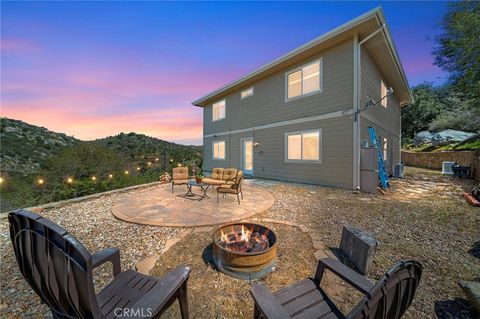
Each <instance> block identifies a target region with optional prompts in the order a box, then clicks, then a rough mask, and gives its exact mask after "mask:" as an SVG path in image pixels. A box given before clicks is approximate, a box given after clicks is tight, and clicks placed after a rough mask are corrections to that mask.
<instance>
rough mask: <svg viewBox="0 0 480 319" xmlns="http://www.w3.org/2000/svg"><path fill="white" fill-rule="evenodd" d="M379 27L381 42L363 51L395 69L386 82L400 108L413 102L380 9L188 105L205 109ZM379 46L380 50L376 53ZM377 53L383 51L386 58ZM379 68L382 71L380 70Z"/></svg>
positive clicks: (325, 34)
mask: <svg viewBox="0 0 480 319" xmlns="http://www.w3.org/2000/svg"><path fill="white" fill-rule="evenodd" d="M382 25H385V27H384V28H383V30H382V31H383V34H384V37H381V40H376V42H377V43H376V44H370V43H369V42H373V41H371V40H369V41H367V42H365V48H366V49H367V50H368V49H369V46H370V47H371V48H370V49H371V50H369V53H370V54H372V53H373V55H374V56H373V58H374V60H376V59H377V58H378V57H379V56H380V55H383V56H382V58H385V59H386V62H385V63H384V65H383V68H390V69H391V67H390V66H391V65H392V64H394V65H395V72H389V73H390V74H389V77H390V79H389V80H390V81H389V82H390V83H391V85H392V87H393V88H394V90H395V95H397V96H398V97H399V100H400V105H401V106H405V105H408V104H410V103H411V102H413V96H412V93H411V91H410V86H409V84H408V81H407V77H406V76H405V71H404V69H403V66H402V64H401V62H400V59H399V57H398V52H397V49H396V47H395V45H394V43H393V41H392V37H391V34H390V31H389V29H388V26H387V25H386V23H385V17H384V15H383V11H382V9H381V7H376V8H375V9H373V10H371V11H368V12H366V13H364V14H362V15H361V16H359V17H357V18H355V19H353V20H350V21H349V22H347V23H345V24H343V25H341V26H339V27H337V28H335V29H333V30H331V31H329V32H327V33H324V34H323V35H321V36H319V37H318V38H315V39H313V40H312V41H310V42H307V43H306V44H304V45H302V46H300V47H298V48H296V49H294V50H292V51H290V52H289V53H287V54H285V55H283V56H281V57H279V58H277V59H275V60H273V61H272V62H270V63H267V64H265V65H263V66H262V67H260V68H258V69H257V70H255V71H253V72H251V73H248V74H247V75H244V76H242V77H241V78H239V79H237V80H235V81H233V82H230V83H228V84H226V85H224V86H222V87H221V88H219V89H216V90H214V91H212V92H210V93H208V94H207V95H205V96H203V97H201V98H199V99H197V100H195V101H193V102H192V104H193V105H196V106H200V107H204V106H207V105H209V104H211V103H212V102H214V101H215V100H217V99H220V98H222V97H224V96H226V95H228V94H230V93H233V92H234V91H237V90H239V89H242V88H245V87H247V86H248V85H251V84H252V83H254V82H256V81H258V80H260V79H262V78H264V77H266V76H268V75H270V74H273V73H274V72H277V71H280V70H281V69H283V68H286V67H288V66H290V65H292V64H294V63H296V62H298V61H299V60H300V59H305V58H308V57H309V56H311V55H313V54H315V53H317V52H319V51H322V50H324V49H326V48H329V47H331V46H334V45H335V44H338V43H340V42H342V41H345V40H347V39H351V38H353V35H354V34H358V36H359V41H361V40H362V39H363V38H366V37H367V36H368V35H369V34H371V33H373V32H374V31H375V30H377V29H378V28H379V27H381V26H382ZM378 38H380V37H378ZM379 41H380V42H379ZM379 46H380V47H381V48H382V49H384V50H378V48H379ZM374 48H375V50H374ZM380 51H385V52H387V53H388V54H386V53H385V52H380ZM379 52H380V53H379ZM390 61H391V63H390ZM379 67H380V68H382V66H379Z"/></svg>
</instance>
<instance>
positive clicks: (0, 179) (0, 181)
mask: <svg viewBox="0 0 480 319" xmlns="http://www.w3.org/2000/svg"><path fill="white" fill-rule="evenodd" d="M4 182H5V179H4V178H3V177H2V176H0V185H2V184H3V183H4Z"/></svg>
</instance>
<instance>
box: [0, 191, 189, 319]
mask: <svg viewBox="0 0 480 319" xmlns="http://www.w3.org/2000/svg"><path fill="white" fill-rule="evenodd" d="M153 187H158V186H153ZM148 190H149V188H145V189H141V190H134V191H129V192H124V193H116V194H113V195H107V196H103V197H100V198H97V199H93V200H88V201H84V202H80V203H76V204H71V205H68V206H65V207H61V208H56V209H49V210H45V211H43V212H42V213H41V214H42V215H43V216H45V217H47V218H49V219H51V220H53V221H54V222H56V223H58V224H60V225H61V226H62V227H64V228H65V229H67V230H68V231H69V232H70V233H71V234H72V235H73V236H75V237H76V238H77V239H78V240H79V241H80V242H81V243H82V244H83V245H85V247H86V248H87V249H88V250H89V251H90V252H92V253H93V252H96V251H98V250H101V249H104V248H107V247H118V248H119V249H120V259H121V264H122V269H132V268H134V266H135V264H136V263H137V262H138V261H140V260H141V259H143V258H146V257H148V256H151V255H154V254H160V251H161V250H162V248H163V246H164V244H165V242H166V241H167V240H168V239H169V238H172V237H175V236H176V235H177V233H179V232H181V231H182V230H183V229H182V228H172V227H156V226H144V225H136V224H132V223H126V222H124V221H120V220H118V219H116V218H115V217H113V215H112V213H111V208H112V207H113V206H114V205H115V204H116V202H118V201H119V200H121V199H123V198H125V197H127V196H129V195H131V194H132V193H133V192H147V191H148ZM0 227H1V228H0V232H1V251H2V253H1V265H0V274H1V275H0V277H1V279H2V280H1V303H0V316H1V317H9V318H17V317H22V318H25V317H39V318H40V317H44V316H46V315H47V316H48V315H49V310H48V307H46V306H45V305H42V304H40V298H38V297H37V295H36V294H35V293H33V291H32V290H31V289H30V287H29V286H28V284H27V283H26V282H25V280H24V279H23V277H22V276H21V274H20V272H19V271H18V267H17V264H16V261H15V257H14V254H13V250H12V247H11V244H10V237H9V231H8V220H7V219H2V220H1V226H0ZM111 274H112V269H111V266H110V263H107V264H106V266H105V267H99V268H98V269H96V270H95V271H94V275H95V286H96V289H97V290H99V289H101V288H102V287H103V286H104V285H105V284H107V283H108V282H109V280H110V279H111V278H112V276H111Z"/></svg>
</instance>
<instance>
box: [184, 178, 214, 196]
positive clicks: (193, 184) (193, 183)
mask: <svg viewBox="0 0 480 319" xmlns="http://www.w3.org/2000/svg"><path fill="white" fill-rule="evenodd" d="M193 187H198V188H200V191H201V192H202V194H201V195H200V194H196V193H194V192H193ZM209 187H210V184H208V183H203V182H202V183H197V182H196V181H190V182H188V183H187V193H186V194H185V195H180V196H182V197H184V198H187V199H192V200H199V201H200V200H202V199H204V198H210V197H209V196H208V195H207V190H208V188H209Z"/></svg>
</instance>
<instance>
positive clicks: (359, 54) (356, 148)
mask: <svg viewBox="0 0 480 319" xmlns="http://www.w3.org/2000/svg"><path fill="white" fill-rule="evenodd" d="M384 28H385V23H382V25H381V26H380V27H379V28H378V29H377V30H375V31H373V32H372V33H370V34H369V35H368V36H367V37H366V38H364V39H363V40H362V41H360V42H358V44H357V45H356V48H355V51H356V56H355V59H356V65H357V67H356V72H355V73H356V74H355V82H356V86H355V85H354V87H355V90H356V92H354V96H355V101H354V103H355V108H354V115H353V125H354V129H353V130H354V131H353V137H354V140H353V146H354V154H353V156H354V160H353V161H354V165H353V183H354V185H353V186H354V187H353V189H354V190H360V137H361V135H360V116H359V109H360V102H361V97H362V78H361V74H362V59H361V57H362V45H363V44H364V43H365V42H367V41H368V40H370V39H371V38H373V37H374V36H376V35H377V34H378V33H379V32H381V31H382V30H383V29H384ZM357 37H358V36H357V35H355V42H357V41H358V38H357Z"/></svg>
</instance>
